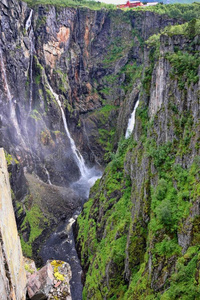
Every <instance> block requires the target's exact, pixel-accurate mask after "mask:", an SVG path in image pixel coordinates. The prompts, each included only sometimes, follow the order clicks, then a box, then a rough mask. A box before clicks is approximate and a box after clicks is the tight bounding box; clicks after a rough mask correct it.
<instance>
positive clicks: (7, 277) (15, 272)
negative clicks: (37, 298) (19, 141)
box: [0, 148, 26, 300]
mask: <svg viewBox="0 0 200 300" xmlns="http://www.w3.org/2000/svg"><path fill="white" fill-rule="evenodd" d="M0 294H1V299H2V300H8V299H9V300H14V299H16V300H23V299H26V273H25V269H24V261H23V256H22V249H21V244H20V239H19V236H18V232H17V226H16V221H15V215H14V210H13V206H12V199H11V189H10V183H9V175H8V171H7V164H6V159H5V155H4V152H3V149H2V148H1V149H0Z"/></svg>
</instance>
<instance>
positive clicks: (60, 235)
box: [39, 166, 102, 300]
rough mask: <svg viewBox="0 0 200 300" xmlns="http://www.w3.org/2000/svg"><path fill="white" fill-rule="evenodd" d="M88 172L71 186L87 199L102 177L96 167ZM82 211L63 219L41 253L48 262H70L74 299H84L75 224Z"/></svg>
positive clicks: (87, 169) (71, 286)
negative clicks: (53, 260)
mask: <svg viewBox="0 0 200 300" xmlns="http://www.w3.org/2000/svg"><path fill="white" fill-rule="evenodd" d="M85 171H87V172H86V174H85V176H83V175H81V177H80V179H79V180H78V181H77V182H74V183H73V184H72V185H71V187H72V188H73V190H74V191H75V192H76V193H77V194H79V195H80V196H81V198H82V199H84V200H85V201H86V200H87V198H88V196H89V191H90V188H91V187H92V186H93V185H94V183H95V182H96V180H97V179H98V178H100V177H101V175H102V173H101V171H100V170H98V169H97V168H96V167H93V168H87V167H86V166H85ZM81 211H82V207H80V208H79V209H78V210H77V211H76V212H75V213H74V214H73V216H72V217H71V218H70V219H67V220H65V221H61V223H60V225H59V226H58V228H57V230H56V231H55V232H54V233H53V234H52V235H51V236H50V237H49V239H48V240H47V241H46V242H45V244H44V245H43V247H42V249H41V251H40V253H39V255H40V257H41V258H42V260H43V263H46V261H47V260H49V259H56V260H62V261H66V262H68V263H69V264H70V266H71V270H72V279H71V281H70V288H71V295H72V299H73V300H81V299H82V289H83V286H82V268H81V264H80V261H79V258H78V255H77V252H76V248H75V241H74V234H73V224H74V223H75V222H76V219H77V217H78V216H79V214H80V213H81Z"/></svg>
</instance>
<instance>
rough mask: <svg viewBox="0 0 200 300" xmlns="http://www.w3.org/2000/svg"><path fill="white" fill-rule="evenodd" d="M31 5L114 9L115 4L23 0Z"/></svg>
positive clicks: (83, 0) (90, 0)
mask: <svg viewBox="0 0 200 300" xmlns="http://www.w3.org/2000/svg"><path fill="white" fill-rule="evenodd" d="M23 1H24V2H26V3H28V4H29V5H30V6H31V7H33V6H37V5H41V4H44V5H54V6H58V7H88V8H90V9H93V10H98V9H101V8H107V9H115V8H116V5H113V4H106V3H101V2H99V1H98V2H96V1H94V0H23Z"/></svg>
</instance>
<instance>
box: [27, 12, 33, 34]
mask: <svg viewBox="0 0 200 300" xmlns="http://www.w3.org/2000/svg"><path fill="white" fill-rule="evenodd" d="M32 15H33V10H32V9H31V11H30V15H29V17H28V19H27V21H26V31H28V29H29V27H30V26H31V21H32Z"/></svg>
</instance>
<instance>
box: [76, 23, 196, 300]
mask: <svg viewBox="0 0 200 300" xmlns="http://www.w3.org/2000/svg"><path fill="white" fill-rule="evenodd" d="M199 50H200V31H199V21H198V20H197V21H196V20H193V21H191V22H189V23H188V24H183V25H177V26H174V27H171V28H167V29H165V30H164V31H163V33H162V34H157V35H153V36H151V37H150V38H149V39H148V41H147V42H146V43H145V44H144V68H143V75H142V77H141V85H140V88H138V82H136V83H135V86H134V89H133V92H132V94H131V96H130V98H127V100H126V101H125V102H124V103H123V106H122V108H121V110H120V114H119V118H118V129H117V131H118V132H119V133H123V134H124V135H125V129H126V128H125V127H123V126H122V124H124V123H123V120H124V118H125V117H126V115H127V111H128V109H129V107H130V103H132V105H134V104H135V103H136V101H137V100H138V99H139V101H140V104H139V108H138V109H137V111H136V124H135V128H134V131H133V133H132V135H131V137H130V138H129V139H126V140H125V139H122V140H121V141H120V142H119V144H118V150H117V152H116V154H115V155H114V156H113V160H112V161H111V163H110V164H109V165H108V166H107V168H106V170H105V173H104V175H103V177H102V179H101V180H100V181H98V182H97V183H96V184H95V186H94V187H93V189H92V191H91V194H90V199H89V201H88V202H87V203H86V204H85V206H84V210H83V213H82V215H81V216H80V217H79V218H78V228H79V231H78V248H79V252H80V256H81V261H82V264H83V267H84V271H85V287H84V292H83V298H84V299H180V298H181V299H198V298H199V297H200V290H199V213H200V212H199V201H200V185H199V179H200V178H199V174H200V149H199V145H200V127H199V125H200V123H199V120H200V107H199V105H200V102H199V101H200V98H199V96H200V95H199V90H200V79H199V75H200V73H199V72H200V56H199V53H200V52H199ZM121 127H122V128H121Z"/></svg>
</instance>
